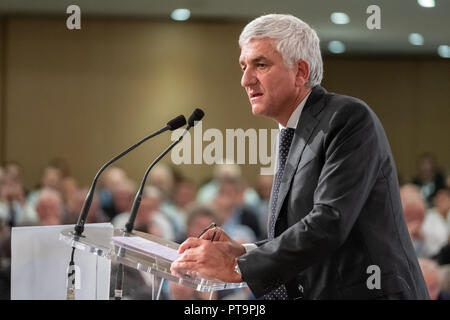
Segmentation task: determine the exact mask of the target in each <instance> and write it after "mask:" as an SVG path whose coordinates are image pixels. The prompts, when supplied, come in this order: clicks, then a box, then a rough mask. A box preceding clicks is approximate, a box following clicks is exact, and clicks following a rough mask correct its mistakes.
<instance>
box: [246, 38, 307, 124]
mask: <svg viewBox="0 0 450 320" xmlns="http://www.w3.org/2000/svg"><path fill="white" fill-rule="evenodd" d="M239 64H240V66H241V69H242V71H243V75H242V79H241V85H242V86H243V87H244V88H245V91H246V92H247V95H248V97H249V99H250V103H251V105H252V112H253V114H254V115H263V116H266V117H270V118H273V119H275V120H278V119H280V117H282V115H283V114H285V113H286V112H287V111H286V109H289V108H292V107H294V108H295V107H296V106H297V99H298V95H299V90H300V88H299V87H297V86H296V74H297V72H296V68H291V69H289V68H288V67H287V66H286V65H285V63H284V61H283V57H282V55H281V53H279V52H278V51H277V50H276V48H275V47H274V45H273V40H272V39H270V38H263V39H253V40H250V41H249V42H248V43H247V44H245V45H244V46H243V47H242V49H241V56H240V57H239ZM291 111H292V110H291Z"/></svg>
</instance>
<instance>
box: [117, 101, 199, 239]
mask: <svg viewBox="0 0 450 320" xmlns="http://www.w3.org/2000/svg"><path fill="white" fill-rule="evenodd" d="M204 115H205V113H204V112H203V111H202V110H201V109H198V108H197V109H195V110H194V112H192V114H191V116H190V117H189V119H188V125H187V127H186V129H184V132H183V133H182V134H181V135H180V137H179V138H178V139H177V140H175V141H174V142H173V143H172V144H171V145H170V146H169V147H167V149H166V150H164V151H163V152H162V153H161V154H160V155H159V156H158V157H157V158H156V159H155V160H154V161H153V162H152V163H151V164H150V166H149V167H148V168H147V171H146V172H145V175H144V178H143V179H142V183H141V186H140V187H139V190H138V192H137V193H136V197H135V198H134V202H133V206H132V208H131V212H130V218H129V219H128V222H127V224H126V225H125V232H127V233H131V232H132V231H133V228H134V221H135V220H136V215H137V212H138V209H139V206H140V204H141V199H142V192H143V190H144V187H145V182H146V181H147V177H148V174H149V173H150V170H152V168H153V167H154V166H155V165H156V164H157V163H158V162H159V161H160V160H161V159H162V158H163V157H164V156H165V155H166V154H167V153H168V152H169V151H170V150H172V148H173V147H175V146H176V145H177V144H178V143H179V142H180V141H181V140H182V139H183V137H184V135H185V134H186V133H187V132H188V131H189V129H190V128H192V127H193V126H195V125H196V124H197V122H198V121H200V120H201V119H202V118H203V116H204Z"/></svg>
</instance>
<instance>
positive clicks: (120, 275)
mask: <svg viewBox="0 0 450 320" xmlns="http://www.w3.org/2000/svg"><path fill="white" fill-rule="evenodd" d="M190 128H191V126H188V127H187V128H186V129H185V130H184V132H183V133H182V134H181V135H180V137H178V139H177V140H175V141H174V142H173V143H172V144H171V145H170V146H169V147H167V148H166V150H164V151H163V152H162V153H161V154H160V155H159V156H158V157H157V158H156V159H155V160H154V161H153V162H152V163H151V164H150V166H149V167H148V168H147V171H146V172H145V174H144V178H143V179H142V182H141V186H140V187H139V190H138V192H137V193H136V196H135V198H134V202H133V206H132V209H131V213H130V218H129V219H128V222H127V224H126V225H125V230H124V236H125V237H128V236H129V235H130V234H131V233H132V231H133V228H134V222H135V220H136V216H137V212H138V210H139V206H140V204H141V199H142V193H143V191H144V187H145V183H146V181H147V177H148V175H149V173H150V170H152V168H153V167H154V166H155V165H156V164H157V163H158V162H159V161H160V160H161V159H162V158H163V157H164V156H165V155H166V154H167V153H168V152H169V151H170V150H172V149H173V148H174V147H175V146H176V145H177V144H178V143H179V142H180V141H181V140H182V139H183V137H184V136H185V135H186V133H187V132H188V131H189V129H190ZM118 255H119V257H123V256H124V255H125V249H124V248H122V247H120V248H119V252H118ZM123 279H124V268H123V264H121V263H119V266H118V269H117V276H116V286H115V289H114V299H115V300H121V299H122V294H123V289H122V288H123Z"/></svg>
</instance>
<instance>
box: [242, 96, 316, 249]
mask: <svg viewBox="0 0 450 320" xmlns="http://www.w3.org/2000/svg"><path fill="white" fill-rule="evenodd" d="M310 94H311V91H310V92H309V93H308V94H307V95H306V96H305V97H304V98H303V100H302V101H301V102H300V104H299V105H298V106H297V108H295V110H294V112H292V114H291V116H290V117H289V120H288V122H287V123H286V127H285V126H283V125H282V124H281V123H280V124H278V127H279V129H280V130H281V129H286V128H293V129H295V128H297V125H298V121H299V120H300V115H301V114H302V110H303V107H304V106H305V104H306V100H308V97H309V95H310ZM276 141H277V142H276V147H275V150H276V151H275V152H276V154H275V166H274V168H277V166H278V139H277V140H276ZM275 170H276V169H275ZM243 246H244V248H245V251H246V252H249V251H251V250H254V249H256V248H258V246H257V245H256V244H254V243H244V244H243Z"/></svg>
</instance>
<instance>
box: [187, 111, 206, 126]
mask: <svg viewBox="0 0 450 320" xmlns="http://www.w3.org/2000/svg"><path fill="white" fill-rule="evenodd" d="M204 115H205V113H204V112H203V110H202V109H198V108H197V109H195V110H194V112H192V114H191V116H190V117H189V120H188V125H189V126H190V127H193V126H194V125H195V121H200V120H202V118H203V116H204Z"/></svg>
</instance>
